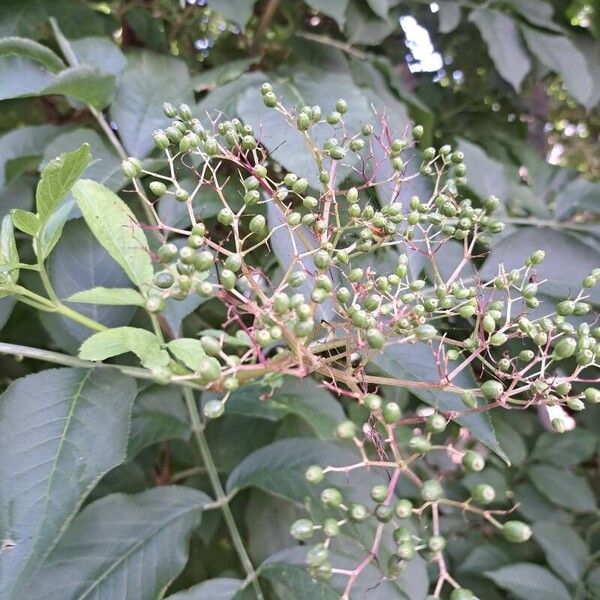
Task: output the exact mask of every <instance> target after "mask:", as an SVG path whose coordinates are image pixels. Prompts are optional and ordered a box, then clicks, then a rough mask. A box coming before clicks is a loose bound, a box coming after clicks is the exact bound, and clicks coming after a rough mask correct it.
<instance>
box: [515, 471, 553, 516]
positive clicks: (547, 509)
mask: <svg viewBox="0 0 600 600" xmlns="http://www.w3.org/2000/svg"><path fill="white" fill-rule="evenodd" d="M513 492H514V500H515V504H517V505H518V507H519V513H521V514H522V515H523V516H524V517H525V518H526V519H527V520H528V521H532V522H535V521H545V520H554V519H557V518H558V514H559V512H560V509H559V508H557V507H556V506H555V505H554V504H552V503H551V502H550V501H549V500H548V499H547V498H545V497H544V496H542V494H540V493H539V492H538V491H537V490H536V488H535V487H533V485H531V483H529V482H527V481H526V482H523V483H518V484H517V485H516V486H515V487H514V489H513Z"/></svg>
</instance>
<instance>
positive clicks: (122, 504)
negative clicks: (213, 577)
mask: <svg viewBox="0 0 600 600" xmlns="http://www.w3.org/2000/svg"><path fill="white" fill-rule="evenodd" d="M209 500H210V499H209V498H208V496H207V495H206V494H204V493H202V492H199V491H197V490H193V489H191V488H186V487H181V486H163V487H158V488H154V489H151V490H148V491H145V492H142V493H141V494H136V495H134V496H129V495H125V494H113V495H110V496H105V497H104V498H102V499H101V500H97V501H96V502H94V503H93V504H90V505H89V506H88V507H86V508H85V509H84V510H83V511H82V512H81V513H80V514H79V515H77V517H75V519H74V520H73V522H72V523H71V526H70V527H69V528H68V529H67V531H66V533H65V535H64V536H63V538H62V539H61V541H60V543H59V544H58V546H57V547H56V548H55V549H54V550H53V552H52V553H51V554H50V556H49V557H48V559H47V560H46V562H45V563H44V564H43V565H42V567H41V568H40V569H39V571H38V572H37V573H36V577H35V580H34V581H32V582H31V583H30V585H29V586H28V587H27V588H25V590H24V594H25V595H26V598H27V599H28V600H42V599H43V600H81V599H83V598H92V597H93V598H111V597H113V598H114V597H115V594H118V595H121V596H122V594H123V591H124V590H126V597H127V600H148V599H149V598H160V597H161V596H162V595H163V593H164V590H165V589H166V588H167V587H168V585H169V584H170V583H171V581H173V579H174V578H175V577H176V576H177V575H178V574H179V572H180V571H181V570H182V569H183V567H184V566H185V563H186V561H187V556H188V542H189V537H190V535H191V533H192V530H193V529H194V528H196V527H197V526H198V525H199V524H200V520H201V518H202V509H203V506H204V505H205V504H206V503H207V502H208V501H209ZM167 549H168V551H166V550H167Z"/></svg>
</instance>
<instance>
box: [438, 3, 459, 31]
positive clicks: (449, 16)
mask: <svg viewBox="0 0 600 600" xmlns="http://www.w3.org/2000/svg"><path fill="white" fill-rule="evenodd" d="M438 5H439V7H440V9H439V11H438V13H439V19H440V24H439V31H440V33H450V32H452V31H454V30H455V29H456V28H457V27H458V25H459V24H460V17H461V14H460V4H459V3H458V1H457V0H440V2H439V3H438Z"/></svg>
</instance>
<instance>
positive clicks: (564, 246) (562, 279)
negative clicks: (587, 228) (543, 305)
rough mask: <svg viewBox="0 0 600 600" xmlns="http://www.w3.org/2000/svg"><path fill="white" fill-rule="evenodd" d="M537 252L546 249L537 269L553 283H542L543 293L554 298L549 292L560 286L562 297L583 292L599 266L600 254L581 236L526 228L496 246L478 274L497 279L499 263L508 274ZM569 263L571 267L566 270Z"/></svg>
mask: <svg viewBox="0 0 600 600" xmlns="http://www.w3.org/2000/svg"><path fill="white" fill-rule="evenodd" d="M538 249H539V250H544V251H545V252H546V257H545V259H544V262H543V263H541V264H540V265H537V266H536V273H537V277H538V279H539V280H548V282H550V283H551V285H549V284H540V292H541V293H547V294H549V295H553V296H554V293H550V292H552V288H553V287H556V286H559V287H558V290H557V291H558V293H560V292H561V291H564V296H563V298H564V297H566V296H567V295H568V294H570V292H572V291H573V290H574V289H580V286H581V282H582V280H583V278H584V277H586V276H587V275H589V273H590V272H591V271H592V269H594V268H596V267H597V266H598V265H599V264H600V252H599V251H598V250H597V249H596V248H595V247H593V246H591V245H589V244H587V243H586V242H585V241H584V240H583V239H582V238H581V237H577V236H575V235H571V234H568V233H564V232H561V231H556V230H554V229H549V228H547V227H535V228H533V227H525V228H521V229H518V230H517V231H514V232H512V233H509V234H508V235H506V236H504V237H502V239H500V240H498V241H497V242H496V243H495V244H494V247H493V249H492V251H491V252H490V253H489V254H488V257H487V259H486V261H485V263H484V265H483V267H482V269H481V270H480V273H479V275H480V277H482V278H483V279H489V278H491V277H495V276H496V275H497V274H498V264H499V263H503V264H504V268H505V269H506V270H507V271H509V270H511V269H513V268H519V267H521V266H523V264H524V261H525V259H526V258H527V257H528V256H529V255H530V254H531V253H533V252H535V251H536V250H538ZM566 264H568V265H569V268H565V265H566ZM590 291H591V292H592V293H594V292H595V290H590ZM543 314H544V315H545V314H546V312H544V313H543Z"/></svg>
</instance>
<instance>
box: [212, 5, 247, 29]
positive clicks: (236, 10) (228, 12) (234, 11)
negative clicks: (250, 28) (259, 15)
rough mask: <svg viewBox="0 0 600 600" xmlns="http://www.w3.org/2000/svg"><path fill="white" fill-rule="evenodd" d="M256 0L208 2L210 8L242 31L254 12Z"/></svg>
mask: <svg viewBox="0 0 600 600" xmlns="http://www.w3.org/2000/svg"><path fill="white" fill-rule="evenodd" d="M255 4H256V0H210V1H209V5H210V7H211V8H213V9H214V10H216V11H217V12H219V13H221V14H222V15H223V17H224V18H225V19H226V20H227V21H232V22H233V23H235V24H236V25H239V26H240V29H241V30H242V31H244V30H245V29H246V25H247V24H248V21H249V20H250V17H251V16H252V13H253V12H254V5H255Z"/></svg>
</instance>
